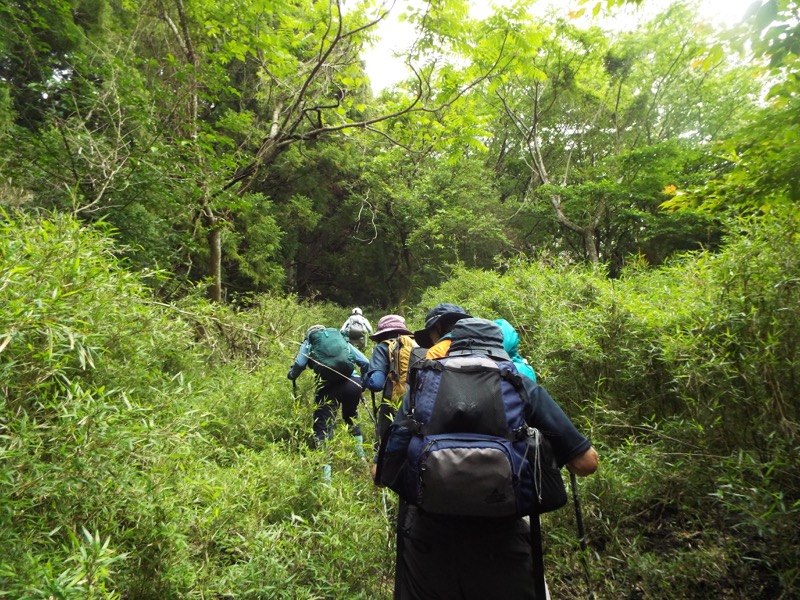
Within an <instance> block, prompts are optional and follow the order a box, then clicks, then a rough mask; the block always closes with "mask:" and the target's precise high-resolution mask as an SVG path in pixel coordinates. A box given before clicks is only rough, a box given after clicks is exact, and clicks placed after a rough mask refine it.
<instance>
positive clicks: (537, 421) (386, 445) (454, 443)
mask: <svg viewBox="0 0 800 600" xmlns="http://www.w3.org/2000/svg"><path fill="white" fill-rule="evenodd" d="M451 340H452V341H451V344H450V348H449V350H448V353H447V355H446V356H445V357H443V358H440V359H428V360H423V361H421V362H419V363H417V364H416V365H415V366H414V367H413V369H412V371H411V373H410V374H409V385H408V392H407V393H406V395H405V397H404V398H403V403H402V405H401V407H400V410H398V412H397V415H396V416H395V419H394V421H393V423H392V425H391V427H390V428H389V430H388V431H387V433H386V435H385V436H384V438H383V440H382V442H381V448H380V450H379V453H378V458H377V465H376V469H373V477H374V478H375V483H376V484H377V485H380V486H383V485H385V486H388V487H389V488H390V489H392V490H393V491H395V492H396V493H398V495H399V496H400V499H401V502H400V510H399V515H398V526H397V527H398V528H397V562H396V572H395V594H394V597H395V599H400V600H415V599H422V598H426V599H429V598H447V599H453V600H473V599H474V600H483V599H485V598H504V599H510V600H514V599H520V600H522V599H525V600H544V598H546V595H547V592H546V587H545V584H544V566H543V562H542V554H541V538H540V532H539V514H541V513H543V512H547V511H549V510H554V509H556V508H559V507H561V506H563V505H564V504H566V501H567V498H566V491H565V489H564V483H563V480H562V479H561V474H560V471H559V469H560V467H562V466H564V465H566V466H567V468H568V469H569V470H570V471H571V472H572V473H574V474H576V475H580V476H586V475H590V474H591V473H593V472H594V471H595V470H596V469H597V465H598V458H597V452H596V451H595V450H594V448H592V445H591V443H590V442H589V440H588V439H587V438H586V437H584V436H583V435H582V434H581V433H580V432H579V431H578V430H577V429H576V428H575V426H574V425H573V423H572V422H571V421H570V420H569V418H568V417H567V416H566V414H565V413H564V412H563V411H562V410H561V408H560V407H559V406H558V404H556V402H555V401H554V400H553V399H552V398H551V397H550V395H549V394H548V393H547V392H546V391H545V390H544V388H542V387H541V386H539V385H538V384H536V383H535V382H534V381H533V380H532V379H530V378H529V377H524V376H521V375H520V374H519V373H518V372H517V369H516V367H515V366H514V363H513V362H512V361H511V357H510V356H509V355H508V353H507V352H506V351H505V350H504V349H503V334H502V332H501V330H500V327H499V326H498V325H497V324H496V323H493V322H491V321H488V320H485V319H475V318H465V319H460V320H459V321H458V322H457V323H456V324H455V326H454V327H453V329H452V336H451ZM526 515H528V516H529V517H530V518H529V519H526V518H525V516H526Z"/></svg>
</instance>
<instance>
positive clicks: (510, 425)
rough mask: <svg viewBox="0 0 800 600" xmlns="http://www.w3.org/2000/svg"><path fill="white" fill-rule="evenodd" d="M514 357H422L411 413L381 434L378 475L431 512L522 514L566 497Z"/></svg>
mask: <svg viewBox="0 0 800 600" xmlns="http://www.w3.org/2000/svg"><path fill="white" fill-rule="evenodd" d="M521 377H522V376H521V375H520V374H519V373H517V371H516V368H515V366H514V364H513V363H512V362H511V361H495V360H493V359H491V358H489V357H487V356H483V355H466V356H455V357H445V358H442V359H438V360H425V361H423V362H421V363H419V364H418V365H416V366H415V367H414V368H413V369H412V371H411V375H410V376H409V379H410V381H409V385H410V389H411V398H410V400H411V408H412V411H411V413H410V414H412V415H413V417H412V418H410V419H407V420H404V421H401V422H398V423H395V424H393V425H392V427H391V428H390V429H389V431H388V432H387V434H386V435H385V436H384V438H383V440H382V443H381V448H380V450H379V455H378V476H377V479H378V481H379V482H380V483H382V484H383V485H386V486H388V487H389V488H391V489H393V490H394V491H395V492H397V494H398V495H399V496H400V497H401V498H403V499H404V500H405V501H406V502H408V503H409V504H412V505H414V506H418V507H420V508H421V509H423V510H425V511H426V512H430V513H433V514H440V515H450V516H465V517H514V516H516V517H519V516H524V515H531V514H540V513H544V512H548V511H551V510H555V509H557V508H560V507H562V506H564V504H566V501H567V496H566V490H565V488H564V484H563V480H561V474H560V471H559V469H558V467H557V466H556V464H555V460H554V458H553V455H552V449H550V448H549V444H548V443H547V441H546V440H545V438H544V436H542V435H541V434H540V433H539V432H538V431H537V430H536V429H533V428H530V427H528V426H527V424H526V423H525V418H524V405H525V401H524V398H525V397H526V392H525V389H524V387H523V384H522V381H521Z"/></svg>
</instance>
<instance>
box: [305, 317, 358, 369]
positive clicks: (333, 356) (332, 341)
mask: <svg viewBox="0 0 800 600" xmlns="http://www.w3.org/2000/svg"><path fill="white" fill-rule="evenodd" d="M308 357H309V364H310V366H311V369H312V370H313V371H314V372H315V373H316V374H317V375H319V376H320V378H321V379H323V380H324V381H330V380H332V379H340V378H342V377H350V375H352V374H353V369H354V368H355V361H354V360H353V357H352V355H351V353H350V347H349V346H348V343H347V340H346V339H345V338H344V336H343V335H342V332H341V331H339V330H338V329H336V328H335V327H328V328H326V329H318V330H316V331H312V332H311V333H310V334H309V336H308Z"/></svg>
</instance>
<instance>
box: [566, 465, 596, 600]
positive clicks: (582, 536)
mask: <svg viewBox="0 0 800 600" xmlns="http://www.w3.org/2000/svg"><path fill="white" fill-rule="evenodd" d="M569 483H570V487H571V488H572V502H573V504H575V522H576V523H577V525H578V541H579V543H580V546H581V564H582V565H583V573H584V575H585V577H586V585H587V587H588V588H589V600H594V592H593V591H592V580H591V578H590V576H589V562H588V560H587V558H586V554H587V551H588V546H587V545H586V531H585V529H584V528H583V512H582V511H581V501H580V498H578V478H577V477H575V473H573V472H572V471H570V472H569Z"/></svg>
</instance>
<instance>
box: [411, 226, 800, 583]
mask: <svg viewBox="0 0 800 600" xmlns="http://www.w3.org/2000/svg"><path fill="white" fill-rule="evenodd" d="M739 229H740V233H739V234H738V235H736V236H732V237H731V238H730V239H728V240H727V245H726V247H725V249H724V250H723V251H722V252H721V253H719V254H716V255H712V254H708V253H697V254H692V255H686V256H683V257H680V258H678V259H675V260H673V261H672V262H671V263H669V264H667V265H666V266H664V267H662V268H660V269H657V270H653V269H648V268H644V267H643V266H641V265H637V266H634V267H632V268H630V269H629V270H628V271H627V272H625V273H624V274H623V276H622V277H621V278H620V279H617V280H609V279H607V278H606V276H605V274H604V273H603V272H602V271H601V270H594V271H589V270H587V269H586V268H584V267H574V266H570V265H563V264H558V263H557V262H556V263H551V262H547V261H538V262H533V263H519V264H516V265H512V266H510V267H509V268H508V270H507V271H506V272H505V273H504V274H502V275H501V274H497V273H487V272H474V271H463V272H461V273H460V274H459V276H458V277H457V278H455V279H453V280H452V281H450V282H449V283H448V284H446V285H444V286H442V287H440V288H439V289H436V290H429V291H428V292H427V294H426V297H425V301H424V304H425V306H431V305H433V304H435V303H436V302H440V301H451V302H456V303H460V304H462V305H464V306H465V308H467V309H468V311H469V312H471V313H472V314H473V315H476V316H483V317H487V318H497V317H503V318H506V319H508V320H509V321H511V322H512V323H513V324H514V325H515V326H516V327H517V328H518V330H519V331H520V334H521V338H522V344H521V346H522V347H521V352H522V354H523V355H524V356H526V357H527V358H528V359H529V360H530V361H531V363H532V364H533V366H534V368H535V369H536V371H537V373H538V375H539V378H540V381H541V383H542V384H543V385H544V386H545V387H546V388H547V389H548V391H550V392H551V394H552V395H553V396H554V397H555V398H556V400H558V401H560V402H561V403H562V405H563V406H564V407H565V410H566V411H567V412H568V414H570V416H571V417H572V418H573V419H574V420H575V421H576V422H577V423H578V424H579V425H580V426H581V427H582V428H583V430H584V431H586V432H587V433H588V435H590V437H591V438H592V439H593V441H594V443H595V445H597V446H598V447H599V449H600V452H601V456H602V459H603V461H602V465H603V466H602V469H601V472H600V474H599V475H598V476H596V477H593V478H590V479H589V480H587V481H586V482H585V483H584V486H585V489H586V492H587V493H588V494H589V497H588V499H587V503H586V507H587V511H588V512H589V528H590V529H591V530H593V533H592V538H593V539H592V547H593V549H594V552H595V553H596V556H595V559H596V561H597V563H596V568H597V569H598V572H596V573H595V576H596V577H597V578H598V579H597V585H598V586H599V589H600V590H601V591H602V592H603V595H604V596H605V595H607V596H608V597H622V596H627V595H630V596H631V597H644V598H677V597H681V598H707V597H726V596H729V597H737V598H738V597H742V598H744V597H748V598H754V597H758V598H774V597H781V595H782V594H783V597H791V596H792V595H793V594H797V593H798V592H799V591H800V583H799V580H798V574H799V573H798V570H797V564H798V563H800V555H799V554H798V546H799V545H798V542H800V539H799V538H800V536H799V535H798V533H797V530H796V526H795V525H796V522H797V519H798V514H800V479H798V477H797V471H798V468H799V467H800V459H798V456H800V453H798V449H800V448H799V447H800V443H799V441H798V422H799V421H800V414H798V411H799V410H800V407H798V404H797V402H796V398H797V397H798V392H800V390H798V387H797V386H798V383H800V372H799V371H798V364H800V362H799V361H798V358H800V356H798V351H799V349H800V346H798V343H797V340H798V335H800V286H798V281H800V238H798V236H797V233H796V232H797V230H798V223H797V219H796V218H793V217H791V216H785V215H781V216H779V217H778V216H776V217H775V218H774V219H767V220H764V221H763V222H761V223H740V227H739ZM555 518H556V519H558V521H557V522H558V523H561V522H562V520H563V519H564V518H565V515H563V514H561V515H558V516H557V517H555ZM551 535H552V537H554V538H557V539H563V537H564V535H566V534H565V533H564V532H563V531H555V532H552V533H551ZM559 551H560V549H559ZM557 572H559V573H560V572H562V571H561V568H560V567H559V568H558V569H557ZM563 572H564V573H568V572H569V571H568V570H564V571H563ZM601 575H602V577H601ZM565 581H566V582H568V581H570V580H565ZM558 585H559V584H558V583H555V584H554V586H558ZM566 587H570V586H566ZM556 589H559V593H560V594H562V596H563V597H571V596H570V594H571V593H572V592H569V591H568V590H567V589H564V590H561V589H560V587H556ZM712 590H713V591H712Z"/></svg>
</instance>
